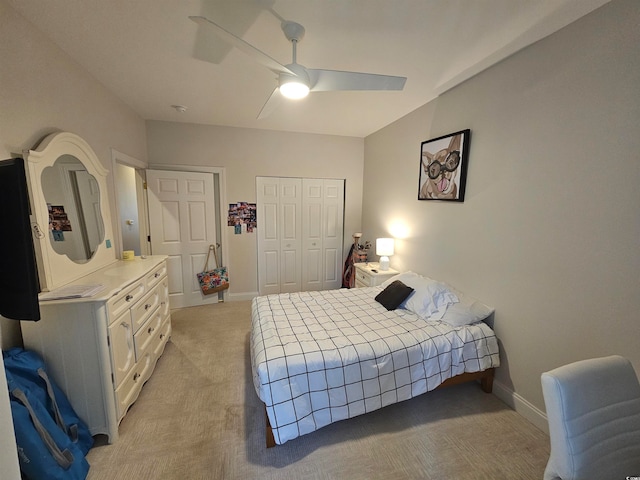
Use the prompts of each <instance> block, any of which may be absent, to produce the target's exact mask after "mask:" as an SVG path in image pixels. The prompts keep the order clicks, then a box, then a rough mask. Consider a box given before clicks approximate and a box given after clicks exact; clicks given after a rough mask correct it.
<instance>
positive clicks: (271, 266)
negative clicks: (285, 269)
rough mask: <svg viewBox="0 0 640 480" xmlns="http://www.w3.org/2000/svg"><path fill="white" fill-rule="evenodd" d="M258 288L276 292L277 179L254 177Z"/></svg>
mask: <svg viewBox="0 0 640 480" xmlns="http://www.w3.org/2000/svg"><path fill="white" fill-rule="evenodd" d="M256 189H257V201H258V205H257V209H258V212H257V214H258V222H259V223H258V228H256V233H257V234H258V239H257V240H258V290H259V293H260V295H269V294H271V293H280V233H281V232H280V222H279V221H278V217H279V215H280V179H279V178H274V177H257V178H256Z"/></svg>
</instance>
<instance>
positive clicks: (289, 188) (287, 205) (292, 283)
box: [280, 178, 302, 293]
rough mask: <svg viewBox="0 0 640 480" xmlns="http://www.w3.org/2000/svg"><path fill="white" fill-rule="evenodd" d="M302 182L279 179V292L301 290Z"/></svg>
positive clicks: (292, 179)
mask: <svg viewBox="0 0 640 480" xmlns="http://www.w3.org/2000/svg"><path fill="white" fill-rule="evenodd" d="M301 219H302V180H301V179H300V178H281V179H280V232H281V234H280V292H281V293H286V292H299V291H300V290H302V276H301V269H302V235H301V234H302V230H301Z"/></svg>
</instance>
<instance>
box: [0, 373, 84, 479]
mask: <svg viewBox="0 0 640 480" xmlns="http://www.w3.org/2000/svg"><path fill="white" fill-rule="evenodd" d="M6 374H7V385H8V387H9V399H10V403H11V414H12V416H13V426H14V430H15V436H16V445H17V447H18V460H19V463H20V470H21V471H22V474H23V476H24V477H25V478H27V479H28V480H41V479H47V480H84V479H86V478H87V474H88V473H89V463H88V462H87V460H86V458H85V456H84V454H83V453H82V452H81V451H80V449H79V448H78V445H77V444H76V443H74V442H73V441H72V440H71V439H70V438H69V436H68V435H67V434H66V433H65V432H64V431H63V430H62V429H60V427H58V425H57V424H56V422H55V420H54V419H53V417H52V416H51V415H50V414H49V412H48V411H47V409H46V407H45V406H44V405H43V404H42V403H41V402H40V400H39V398H38V397H39V395H37V394H34V392H33V391H32V390H31V389H29V388H28V387H27V388H24V389H23V388H20V387H18V386H17V385H16V381H15V379H14V378H13V376H12V374H11V373H10V372H6Z"/></svg>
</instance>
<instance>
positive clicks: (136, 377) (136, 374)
mask: <svg viewBox="0 0 640 480" xmlns="http://www.w3.org/2000/svg"><path fill="white" fill-rule="evenodd" d="M139 378H140V374H139V373H138V372H136V373H135V374H134V375H133V381H134V382H137V381H138V379H139Z"/></svg>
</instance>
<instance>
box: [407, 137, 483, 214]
mask: <svg viewBox="0 0 640 480" xmlns="http://www.w3.org/2000/svg"><path fill="white" fill-rule="evenodd" d="M470 136H471V130H461V131H459V132H455V133H450V134H448V135H444V136H442V137H438V138H434V139H433V140H427V141H425V142H422V144H421V147H420V181H419V183H418V200H448V201H452V202H464V190H465V186H466V182H467V163H468V161H469V159H468V156H469V137H470Z"/></svg>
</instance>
